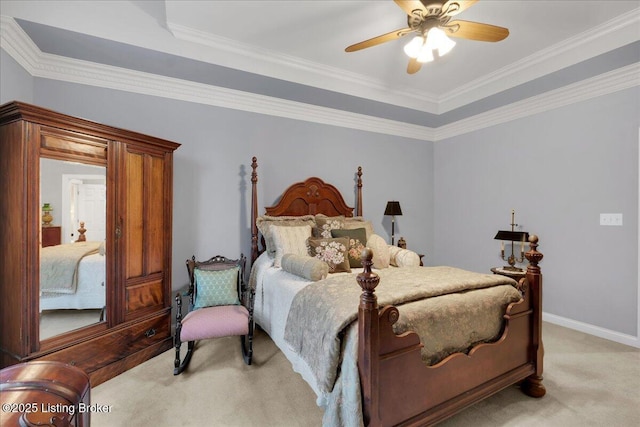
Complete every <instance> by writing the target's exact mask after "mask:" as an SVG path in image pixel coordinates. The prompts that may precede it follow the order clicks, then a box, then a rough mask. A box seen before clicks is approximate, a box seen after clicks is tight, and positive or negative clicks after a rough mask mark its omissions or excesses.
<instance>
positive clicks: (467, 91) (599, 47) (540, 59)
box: [167, 8, 640, 114]
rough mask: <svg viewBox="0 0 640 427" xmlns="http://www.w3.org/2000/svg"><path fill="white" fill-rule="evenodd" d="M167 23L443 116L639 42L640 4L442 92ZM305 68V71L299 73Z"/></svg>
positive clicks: (315, 81) (313, 78) (289, 69)
mask: <svg viewBox="0 0 640 427" xmlns="http://www.w3.org/2000/svg"><path fill="white" fill-rule="evenodd" d="M167 26H168V28H169V29H170V31H171V32H172V33H173V35H174V36H175V37H176V38H177V39H180V40H184V41H188V42H192V43H198V44H202V45H205V46H208V47H210V48H212V49H214V50H215V51H216V52H218V53H220V55H218V57H219V58H220V60H221V61H222V62H224V63H225V64H226V65H227V66H230V67H233V68H238V69H242V70H243V71H247V72H252V73H258V74H262V75H266V76H269V77H273V78H279V79H284V80H288V81H293V82H296V83H300V84H305V85H309V86H314V87H319V88H322V89H329V90H335V91H338V92H341V93H346V94H349V95H354V96H359V97H363V98H366V99H371V100H375V101H380V102H385V103H389V104H392V105H398V106H401V107H406V108H412V109H415V110H418V111H424V112H427V113H431V114H442V113H446V112H447V111H451V110H453V109H456V108H459V107H461V106H463V105H466V104H469V103H471V102H474V101H477V100H479V99H482V98H485V97H487V96H490V95H493V94H496V93H498V92H500V91H503V90H505V89H509V88H512V87H515V86H517V85H519V84H522V83H525V82H527V81H530V80H533V79H536V78H539V77H542V76H544V75H547V74H549V73H551V72H554V71H558V70H561V69H563V68H566V67H567V66H570V65H573V64H575V63H578V62H580V61H584V60H586V59H589V58H593V57H595V56H597V55H599V54H602V53H604V52H607V51H610V50H612V49H615V48H618V47H621V46H624V45H625V44H628V43H632V42H634V41H636V40H637V39H638V28H639V27H640V8H636V9H634V10H632V11H630V12H628V13H626V14H624V15H621V16H618V17H616V18H613V19H611V20H609V21H607V22H605V23H603V24H601V25H598V26H597V27H594V28H591V29H589V30H587V31H585V32H583V33H581V34H578V35H576V36H573V37H571V38H569V39H567V40H565V41H563V42H561V43H557V44H555V45H553V46H550V47H548V48H545V49H543V50H541V51H538V52H536V53H535V54H533V55H530V56H528V57H526V58H523V59H521V60H519V61H517V62H515V63H513V64H510V65H508V66H506V67H503V68H502V69H500V70H497V71H495V72H493V73H490V74H488V75H486V76H483V77H481V78H479V79H475V80H473V81H470V82H468V83H467V84H465V85H463V86H460V87H458V88H456V89H455V90H452V91H450V92H448V93H445V94H443V95H441V96H436V95H434V94H433V93H430V92H427V91H424V90H420V89H416V88H410V89H409V88H407V90H397V89H389V88H388V87H386V86H385V84H384V83H383V82H381V81H379V80H377V79H373V78H371V77H369V76H365V75H361V74H357V73H352V72H348V71H345V70H343V69H339V68H335V67H328V66H326V65H323V64H318V63H315V62H311V61H307V60H303V59H301V58H298V57H293V56H290V55H284V54H282V53H280V52H275V51H265V50H264V49H262V48H260V49H258V48H257V47H256V46H253V45H251V44H248V43H241V42H238V41H236V40H230V39H227V38H224V37H220V36H217V35H214V34H211V33H208V32H204V31H199V30H195V29H192V28H189V27H186V26H182V25H178V24H175V23H171V22H167ZM256 64H260V66H259V67H258V66H256ZM301 70H302V71H304V73H300V71H301Z"/></svg>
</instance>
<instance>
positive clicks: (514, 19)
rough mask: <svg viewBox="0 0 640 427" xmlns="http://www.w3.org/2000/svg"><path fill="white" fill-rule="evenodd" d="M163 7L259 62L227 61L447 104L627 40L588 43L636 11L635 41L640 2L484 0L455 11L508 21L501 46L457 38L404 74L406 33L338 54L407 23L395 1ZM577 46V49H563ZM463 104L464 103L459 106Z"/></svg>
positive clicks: (197, 34)
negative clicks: (283, 65) (309, 73)
mask: <svg viewBox="0 0 640 427" xmlns="http://www.w3.org/2000/svg"><path fill="white" fill-rule="evenodd" d="M165 4H166V20H167V23H168V27H169V29H170V30H171V31H172V32H173V34H174V35H175V36H176V37H178V38H183V39H188V40H190V41H194V42H200V43H204V44H208V45H209V46H215V47H220V44H224V42H225V41H227V40H228V41H230V42H229V45H230V46H233V47H232V49H233V50H236V49H237V50H240V51H243V52H246V53H247V54H248V55H258V56H260V57H261V59H262V60H261V61H256V62H255V63H249V64H245V63H243V61H240V60H238V61H237V62H236V63H235V64H234V63H232V62H231V61H230V62H229V63H228V65H232V66H235V67H239V68H242V69H245V70H247V71H252V72H256V73H267V74H270V73H274V74H275V73H277V71H270V70H269V66H270V63H272V64H273V67H274V69H277V64H278V62H279V61H280V60H281V61H283V62H286V61H287V60H290V59H295V60H297V63H298V66H299V67H300V68H303V70H304V67H305V66H308V67H309V68H321V69H325V70H326V71H327V73H328V74H330V75H331V74H333V75H334V76H335V77H336V78H340V77H343V78H344V79H346V80H350V79H351V78H353V79H354V80H355V81H356V82H357V81H360V83H361V84H366V83H370V84H371V85H372V86H373V87H383V88H387V89H390V90H391V91H399V92H404V91H407V92H414V93H415V94H417V95H418V97H419V98H420V97H422V98H426V99H429V100H433V101H435V102H443V101H445V102H446V100H447V98H448V97H454V96H456V95H457V94H458V93H460V92H463V91H465V90H468V89H470V88H474V89H475V88H476V86H478V85H479V84H489V85H490V84H491V81H492V79H496V78H498V80H502V81H500V82H499V83H500V88H501V89H504V88H505V85H504V83H505V82H504V80H503V79H502V78H503V77H507V78H508V79H511V80H512V82H513V83H512V84H513V85H515V84H519V83H522V82H523V81H527V80H529V79H531V78H534V77H535V76H536V75H535V72H536V70H531V69H530V68H531V67H534V68H537V69H538V70H537V72H538V73H540V75H542V74H546V73H548V72H549V71H555V69H560V68H564V67H566V66H568V65H572V64H573V63H575V62H577V61H580V60H584V59H587V58H589V57H592V56H595V55H597V54H600V53H602V52H603V51H606V50H609V49H612V48H614V47H619V45H623V44H626V43H629V39H627V37H628V35H626V36H625V35H621V37H620V38H617V39H616V37H611V40H608V41H606V42H605V43H604V45H603V44H600V45H598V44H597V43H593V41H594V40H593V39H592V38H598V39H603V38H605V37H606V33H608V32H610V31H612V28H611V27H612V26H613V25H619V24H618V22H617V21H619V19H618V20H616V18H618V17H620V16H626V15H625V14H627V13H628V12H629V11H633V10H634V9H635V13H634V14H632V15H635V18H634V19H635V24H636V25H635V31H633V30H632V31H631V38H634V37H635V40H637V39H638V38H639V36H640V25H638V22H639V21H638V9H637V8H638V7H639V6H640V2H638V1H575V0H571V1H557V0H554V1H535V0H528V1H512V0H502V1H490V0H484V1H483V0H481V1H479V2H478V3H476V4H475V5H473V6H472V7H471V8H469V9H467V10H466V11H464V12H462V13H461V14H459V15H458V16H456V18H459V19H464V20H470V21H477V22H486V23H491V24H494V25H499V26H504V27H507V28H509V30H510V35H509V37H507V39H505V40H504V41H501V42H497V43H486V42H477V41H470V40H464V39H455V41H456V42H457V45H456V47H455V48H454V50H453V51H452V52H451V53H450V54H448V55H447V56H445V57H443V58H441V59H440V60H438V61H437V62H434V63H430V64H425V65H424V66H423V67H422V70H421V71H420V72H419V73H418V74H415V75H409V74H407V73H406V66H407V62H408V58H407V57H406V55H405V54H404V52H403V49H402V48H403V46H404V44H406V43H407V42H408V41H409V40H410V37H411V36H407V37H405V38H403V39H400V40H396V41H391V42H388V43H385V44H382V45H379V46H375V47H372V48H369V49H365V50H362V51H359V52H353V53H346V52H344V48H345V47H346V46H348V45H351V44H353V43H356V42H359V41H362V40H366V39H368V38H371V37H374V36H377V35H379V34H384V33H387V32H389V31H393V30H396V29H399V28H405V27H406V26H407V21H406V14H405V12H404V11H403V10H402V9H400V8H399V7H398V6H397V5H396V4H395V3H394V2H393V1H392V0H385V1H383V0H378V1H215V2H205V1H166V2H165ZM611 20H614V22H610V21H611ZM607 23H609V24H607ZM632 28H633V27H632ZM633 33H635V35H634V34H633ZM618 44H619V45H618ZM574 47H575V48H577V49H578V50H579V51H580V52H577V53H576V52H567V49H570V48H574ZM554 48H557V49H559V50H560V52H559V55H556V54H554V52H553V49H554ZM300 72H303V71H300ZM513 73H519V74H520V75H519V76H514V75H513ZM523 74H524V75H523ZM289 79H291V77H289ZM299 79H300V80H303V79H304V78H303V77H299ZM301 82H303V83H309V82H306V81H301ZM311 82H313V77H312V78H311ZM480 96H481V95H480ZM466 102H469V100H468V99H467V100H465V101H463V102H461V104H462V103H466ZM455 106H458V105H453V106H452V107H455ZM445 109H446V108H445ZM440 112H441V111H440Z"/></svg>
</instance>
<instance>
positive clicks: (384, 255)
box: [367, 234, 390, 268]
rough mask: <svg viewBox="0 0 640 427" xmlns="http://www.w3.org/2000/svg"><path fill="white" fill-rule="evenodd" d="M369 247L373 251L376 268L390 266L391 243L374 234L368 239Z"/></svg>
mask: <svg viewBox="0 0 640 427" xmlns="http://www.w3.org/2000/svg"><path fill="white" fill-rule="evenodd" d="M367 247H368V248H369V249H371V250H372V251H373V259H372V261H373V267H374V268H387V267H389V257H390V254H389V245H387V242H385V241H384V239H383V238H382V237H380V236H378V235H377V234H372V235H371V236H370V237H369V240H367Z"/></svg>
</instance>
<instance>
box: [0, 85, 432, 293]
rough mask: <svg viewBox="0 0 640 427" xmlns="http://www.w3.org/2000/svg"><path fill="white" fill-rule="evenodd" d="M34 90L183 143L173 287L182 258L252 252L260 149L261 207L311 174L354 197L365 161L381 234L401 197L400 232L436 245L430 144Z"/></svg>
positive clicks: (48, 101)
mask: <svg viewBox="0 0 640 427" xmlns="http://www.w3.org/2000/svg"><path fill="white" fill-rule="evenodd" d="M34 93H35V101H34V103H35V104H37V105H40V106H43V107H46V108H51V109H54V110H56V111H60V112H64V113H67V114H71V115H75V116H80V117H83V118H87V119H90V120H95V121H99V122H101V123H105V124H109V125H113V126H118V127H122V128H125V129H131V130H135V131H139V132H143V133H146V134H150V135H154V136H158V137H161V138H166V139H169V140H172V141H176V142H179V143H181V144H182V146H181V147H180V148H179V149H178V150H177V151H176V153H175V157H174V216H173V229H174V233H173V287H174V289H177V288H179V287H181V286H183V285H184V284H185V282H186V278H187V275H186V270H185V267H184V260H185V259H187V258H189V257H191V255H193V254H195V255H196V257H198V258H204V257H209V256H213V255H216V254H223V255H228V256H235V255H237V254H239V253H240V252H244V253H245V254H246V255H250V243H251V235H250V216H249V215H250V204H251V199H250V197H251V181H250V179H251V176H250V174H251V167H250V164H251V157H252V156H257V157H258V162H259V168H258V177H259V190H260V200H259V206H260V207H261V212H260V213H263V210H262V207H263V206H266V205H272V204H273V203H274V202H275V201H276V199H277V198H278V196H279V195H280V194H281V193H282V191H283V190H284V189H285V188H286V187H287V186H288V185H290V184H292V183H293V182H294V181H300V180H304V179H306V178H307V177H309V176H319V177H321V178H323V179H324V180H325V181H327V182H329V183H331V184H333V185H335V186H336V187H338V189H339V190H340V191H341V192H342V193H343V195H344V196H345V198H346V199H347V200H346V201H347V203H348V204H350V205H354V204H355V172H356V170H357V167H358V166H362V168H363V182H364V188H363V207H364V213H365V215H366V216H367V218H369V219H371V220H372V222H373V225H374V227H375V229H376V232H377V233H378V234H380V235H381V236H383V237H384V238H385V239H387V240H390V230H391V225H390V222H389V219H388V218H385V217H384V216H383V212H384V208H385V205H386V202H387V200H399V201H400V202H401V204H402V209H403V214H404V215H403V216H402V217H398V218H397V220H396V234H397V235H398V236H399V235H402V236H404V237H405V239H406V240H407V242H408V246H409V247H410V248H411V249H415V250H416V251H418V252H421V253H426V254H430V253H431V252H432V248H433V246H432V242H433V184H432V180H433V166H432V165H433V160H432V159H433V143H431V142H424V141H416V140H411V139H404V138H399V137H393V136H387V135H380V134H376V133H369V132H363V131H357V130H351V129H345V128H340V127H333V126H326V125H319V124H314V123H308V122H303V121H297V120H291V119H284V118H278V117H270V116H265V115H260V114H254V113H246V112H242V111H236V110H229V109H223V108H218V107H210V106H205V105H200V104H193V103H186V102H181V101H174V100H168V99H162V98H155V97H150V96H144V95H138V94H132V93H127V92H121V91H113V90H107V89H101V88H95V87H90V86H81V85H76V84H69V83H63V82H58V81H52V80H44V79H35V83H34ZM3 101H4V100H3Z"/></svg>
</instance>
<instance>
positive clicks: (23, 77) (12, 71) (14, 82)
mask: <svg viewBox="0 0 640 427" xmlns="http://www.w3.org/2000/svg"><path fill="white" fill-rule="evenodd" d="M0 71H1V72H0V102H1V103H2V104H4V103H5V102H7V101H11V100H14V99H15V100H19V101H24V102H29V103H33V77H31V75H30V74H29V73H27V72H26V71H25V70H24V68H22V67H21V66H20V64H18V63H17V62H16V61H15V59H13V58H12V57H11V55H9V54H8V53H7V52H5V51H4V50H2V49H0Z"/></svg>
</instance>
